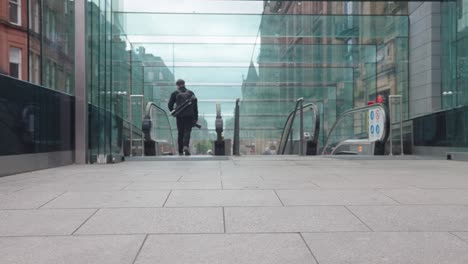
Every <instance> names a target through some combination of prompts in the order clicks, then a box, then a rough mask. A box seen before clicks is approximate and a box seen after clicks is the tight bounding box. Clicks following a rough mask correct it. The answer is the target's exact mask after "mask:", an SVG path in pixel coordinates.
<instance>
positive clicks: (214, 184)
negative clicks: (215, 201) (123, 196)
mask: <svg viewBox="0 0 468 264" xmlns="http://www.w3.org/2000/svg"><path fill="white" fill-rule="evenodd" d="M210 189H211V190H216V189H221V181H220V180H218V181H211V182H141V181H139V182H135V183H133V184H131V185H129V186H127V187H126V188H125V190H210Z"/></svg>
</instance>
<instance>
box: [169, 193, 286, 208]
mask: <svg viewBox="0 0 468 264" xmlns="http://www.w3.org/2000/svg"><path fill="white" fill-rule="evenodd" d="M202 206H281V202H280V200H279V199H278V197H277V196H276V194H275V192H274V191H271V190H255V191H254V190H201V191H192V190H190V191H189V190H177V191H173V192H172V193H171V195H170V196H169V199H168V201H167V203H166V207H202Z"/></svg>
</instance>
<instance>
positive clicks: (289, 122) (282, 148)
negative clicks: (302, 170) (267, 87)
mask: <svg viewBox="0 0 468 264" xmlns="http://www.w3.org/2000/svg"><path fill="white" fill-rule="evenodd" d="M303 102H304V98H299V99H297V101H296V106H295V108H294V111H292V112H291V113H290V114H289V116H288V118H287V119H286V123H285V124H284V127H283V133H282V135H281V140H280V144H279V148H278V151H277V154H278V155H284V153H285V152H286V145H287V143H286V142H287V141H288V139H289V137H290V136H291V130H292V126H293V124H294V120H295V119H296V115H297V112H298V111H300V112H302V111H303V110H304V109H306V108H309V107H312V109H313V110H314V119H315V129H314V135H313V138H312V142H313V143H314V144H316V145H317V144H318V138H319V132H320V115H319V108H318V107H317V105H316V104H314V103H308V104H305V105H304V104H303ZM300 115H301V116H302V118H301V119H302V120H301V123H302V124H301V128H302V129H301V130H302V132H301V143H300V144H301V146H303V145H304V133H303V122H304V120H303V112H302V114H301V113H300ZM317 146H318V145H317ZM300 149H302V148H300ZM317 151H318V148H317ZM300 154H301V155H303V154H304V153H303V150H302V151H300Z"/></svg>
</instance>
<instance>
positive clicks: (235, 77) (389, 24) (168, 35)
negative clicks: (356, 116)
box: [113, 0, 409, 154]
mask: <svg viewBox="0 0 468 264" xmlns="http://www.w3.org/2000/svg"><path fill="white" fill-rule="evenodd" d="M158 3H159V4H158V5H155V4H150V3H149V2H148V1H144V0H140V1H137V2H131V3H130V1H119V4H116V3H115V2H114V3H113V8H114V9H113V10H114V15H118V16H119V23H120V25H119V26H121V29H122V30H121V31H118V32H115V33H114V34H113V38H114V39H115V38H116V36H117V35H118V37H119V38H120V39H126V40H127V41H128V42H129V43H127V50H129V51H128V55H127V56H126V57H124V58H120V61H119V62H114V64H113V66H114V67H115V66H116V65H118V67H119V68H122V67H125V66H129V67H130V68H131V70H129V71H130V72H131V79H130V80H128V83H129V84H130V85H129V86H128V88H127V91H125V92H127V97H128V96H129V95H144V98H145V101H153V102H155V103H157V104H158V105H160V106H161V107H163V108H166V104H167V100H168V98H169V96H170V93H171V92H172V91H173V90H174V80H175V79H179V78H182V79H185V80H186V82H187V86H188V88H189V89H192V90H193V91H194V92H195V93H196V95H197V98H198V100H199V109H200V114H201V117H200V119H201V120H202V122H206V123H207V128H208V129H207V130H202V131H198V130H195V131H194V136H193V138H194V140H195V143H194V145H197V144H198V141H205V140H206V139H209V140H212V139H214V138H215V133H214V119H215V109H216V104H221V108H222V112H223V117H224V119H225V123H226V129H225V138H227V139H232V137H233V128H234V127H233V124H234V120H233V113H234V106H235V99H236V98H241V119H240V120H241V126H240V127H241V144H242V146H243V147H241V152H242V153H243V154H261V153H262V152H263V151H264V149H265V148H273V149H274V148H276V145H277V144H278V141H279V138H280V136H281V132H282V129H283V126H284V122H285V119H286V118H287V116H288V114H289V113H290V112H291V111H292V110H293V108H294V105H295V101H296V99H297V98H299V97H304V98H305V102H306V103H307V102H314V103H316V104H318V105H320V106H321V112H322V114H323V119H322V120H323V122H324V123H323V125H322V130H321V134H322V135H326V134H327V133H328V129H329V127H331V126H332V125H333V123H334V121H335V120H336V117H337V116H338V115H339V114H340V113H342V112H343V111H346V110H349V109H352V108H354V107H358V106H364V105H366V104H367V102H368V101H375V100H376V97H377V96H378V95H381V96H384V97H387V98H388V96H389V95H391V94H401V95H403V97H404V107H405V115H407V114H408V111H407V109H408V59H407V56H408V55H407V54H408V36H409V33H408V32H409V22H408V15H407V7H406V5H405V4H399V3H398V4H395V5H394V6H390V5H388V3H387V4H386V3H384V2H382V3H351V4H350V3H347V2H328V3H326V2H324V3H319V2H303V1H216V2H213V1H193V5H187V6H179V5H177V4H174V3H170V1H161V2H158ZM208 4H209V5H208ZM143 7H144V8H143ZM186 8H191V9H192V10H190V11H189V10H186V11H187V12H185V11H184V10H185V9H186ZM324 14H326V15H324ZM142 25H151V26H142ZM213 25H216V27H215V26H213ZM113 47H115V41H114V42H113ZM119 76H124V75H119ZM134 100H135V101H134V102H133V103H132V106H134V105H138V104H141V103H140V99H139V97H135V99H134ZM128 101H131V100H128ZM127 108H128V107H124V109H123V112H124V113H125V111H126V110H127ZM138 108H139V107H136V108H135V111H132V113H133V116H132V117H131V118H129V117H127V116H126V115H124V117H125V118H127V119H129V120H130V119H133V120H134V124H135V125H136V126H139V124H138V123H136V122H135V120H138V119H141V118H140V117H141V113H139V112H138ZM172 125H173V127H175V124H174V122H173V123H172ZM324 137H325V136H323V137H322V138H324ZM194 153H203V151H200V152H197V150H196V149H195V150H194Z"/></svg>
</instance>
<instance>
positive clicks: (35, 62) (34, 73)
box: [29, 52, 41, 84]
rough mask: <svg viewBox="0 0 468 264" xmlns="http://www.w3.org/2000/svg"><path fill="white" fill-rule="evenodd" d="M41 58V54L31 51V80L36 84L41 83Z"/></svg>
mask: <svg viewBox="0 0 468 264" xmlns="http://www.w3.org/2000/svg"><path fill="white" fill-rule="evenodd" d="M40 62H41V58H40V57H39V55H37V54H35V53H33V52H31V53H29V78H30V79H29V81H30V82H32V83H34V84H40V82H39V67H40V65H39V64H40Z"/></svg>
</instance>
